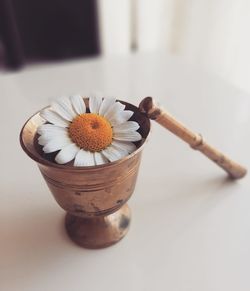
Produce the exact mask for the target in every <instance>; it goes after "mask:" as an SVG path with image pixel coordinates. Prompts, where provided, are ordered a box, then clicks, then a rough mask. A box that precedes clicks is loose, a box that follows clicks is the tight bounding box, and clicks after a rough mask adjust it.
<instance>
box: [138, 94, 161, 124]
mask: <svg viewBox="0 0 250 291" xmlns="http://www.w3.org/2000/svg"><path fill="white" fill-rule="evenodd" d="M139 109H140V111H141V112H142V113H144V114H146V115H147V117H148V118H150V119H156V118H157V116H159V115H160V114H161V110H160V109H159V107H158V105H157V104H156V103H155V101H154V99H153V98H152V97H145V98H144V99H143V100H142V101H141V103H140V105H139Z"/></svg>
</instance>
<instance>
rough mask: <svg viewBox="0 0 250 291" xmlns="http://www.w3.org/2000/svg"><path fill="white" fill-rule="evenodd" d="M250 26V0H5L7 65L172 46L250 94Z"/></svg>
mask: <svg viewBox="0 0 250 291" xmlns="http://www.w3.org/2000/svg"><path fill="white" fill-rule="evenodd" d="M249 30H250V1H249V0H71V1H66V0H0V71H1V72H5V71H10V70H15V69H20V70H21V69H22V68H23V67H24V66H29V65H30V64H34V63H35V64H39V63H41V62H43V63H44V62H60V61H65V60H69V59H76V58H89V57H93V58H95V57H100V56H114V55H115V56H116V57H117V56H124V55H128V54H135V53H155V54H157V53H159V52H161V53H162V52H165V53H166V54H168V55H170V56H171V55H173V56H179V57H181V58H183V60H184V61H185V62H187V63H191V64H195V65H197V66H200V67H202V68H205V69H206V70H209V71H212V72H214V73H216V74H217V75H219V76H220V77H222V78H224V79H226V80H227V81H229V82H230V83H232V84H234V85H236V86H237V87H239V88H241V89H244V90H246V91H248V92H250V82H249V76H250V33H249Z"/></svg>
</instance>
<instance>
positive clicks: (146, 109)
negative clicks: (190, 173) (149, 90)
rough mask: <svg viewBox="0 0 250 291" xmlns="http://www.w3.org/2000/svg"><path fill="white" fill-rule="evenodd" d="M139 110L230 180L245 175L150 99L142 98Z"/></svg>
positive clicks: (241, 169) (244, 169)
mask: <svg viewBox="0 0 250 291" xmlns="http://www.w3.org/2000/svg"><path fill="white" fill-rule="evenodd" d="M139 109H140V111H141V112H142V113H144V114H146V115H147V117H148V118H150V119H152V120H155V121H156V122H158V123H159V124H160V125H162V126H163V127H165V128H166V129H168V130H169V131H171V132H172V133H173V134H175V135H177V136H178V137H179V138H181V139H182V140H183V141H185V142H186V143H188V144H189V145H190V146H191V148H193V149H195V150H199V151H200V152H202V153H203V154H204V155H205V156H207V157H208V158H209V159H210V160H212V161H213V162H215V163H216V164H217V165H218V166H220V167H221V168H223V169H224V170H225V171H226V172H227V173H228V174H229V176H230V177H231V178H233V179H239V178H242V177H244V176H245V175H246V173H247V170H246V168H244V167H243V166H241V165H240V164H238V163H236V162H234V161H232V160H231V159H229V158H228V157H227V156H225V155H224V154H223V153H221V152H220V151H218V150H217V149H216V148H214V147H212V146H211V145H209V144H208V143H207V142H206V141H204V139H203V138H202V136H201V135H200V134H197V133H194V132H193V131H191V130H190V129H188V128H187V127H186V126H185V125H183V124H182V123H181V122H179V121H178V120H176V119H175V118H174V117H173V116H171V115H170V114H169V113H168V112H166V111H165V110H164V109H163V108H161V107H159V106H158V105H157V104H156V103H155V102H154V100H153V98H152V97H146V98H144V99H143V100H142V101H141V103H140V105H139Z"/></svg>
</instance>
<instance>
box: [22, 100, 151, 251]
mask: <svg viewBox="0 0 250 291" xmlns="http://www.w3.org/2000/svg"><path fill="white" fill-rule="evenodd" d="M122 103H123V104H125V105H126V109H128V110H132V111H133V112H134V114H133V117H132V120H135V121H137V122H138V123H139V125H140V129H139V132H140V133H141V135H142V138H143V139H142V141H141V142H139V143H138V144H137V150H136V151H135V152H133V153H132V154H130V155H128V156H126V157H124V158H123V159H120V160H118V161H115V162H112V163H108V164H104V165H100V166H91V167H74V166H72V165H70V164H69V165H59V164H56V163H55V162H53V159H52V158H51V155H45V154H44V153H43V152H42V150H41V147H40V146H39V145H38V143H37V138H38V134H37V128H38V126H40V125H41V124H43V123H44V120H43V119H42V118H41V117H40V115H39V112H38V113H37V114H35V115H33V116H32V117H31V118H30V119H29V120H28V121H27V122H26V123H25V125H24V126H23V128H22V130H21V133H20V143H21V146H22V148H23V150H24V151H25V152H26V154H27V155H28V156H29V157H30V158H32V159H33V160H34V161H35V162H37V164H38V167H39V169H40V171H41V173H42V175H43V177H44V179H45V181H46V183H47V185H48V187H49V189H50V191H51V193H52V194H53V196H54V197H55V200H56V201H57V203H58V204H59V205H60V206H61V207H62V208H63V209H64V210H65V211H66V212H67V214H66V219H65V227H66V230H67V233H68V235H69V237H70V238H71V239H72V240H73V241H74V242H76V243H77V244H78V245H80V246H83V247H86V248H103V247H107V246H110V245H112V244H114V243H116V242H118V241H119V240H120V239H122V238H123V237H124V236H125V235H126V233H127V232H128V228H129V225H130V219H131V214H130V209H129V207H128V205H127V204H126V203H127V201H128V199H129V198H130V196H131V195H132V193H133V191H134V188H135V184H136V179H137V174H138V170H139V165H140V160H141V154H142V150H143V147H144V144H145V141H146V139H147V137H148V134H149V132H150V121H149V119H148V118H147V117H146V116H145V115H143V114H142V113H141V112H140V111H139V109H138V108H137V107H135V106H134V105H132V104H129V103H126V102H122Z"/></svg>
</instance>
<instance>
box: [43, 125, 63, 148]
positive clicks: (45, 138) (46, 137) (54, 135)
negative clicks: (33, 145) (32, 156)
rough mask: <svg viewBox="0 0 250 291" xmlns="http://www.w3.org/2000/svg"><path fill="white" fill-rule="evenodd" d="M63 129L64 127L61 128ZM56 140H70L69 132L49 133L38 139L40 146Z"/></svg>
mask: <svg viewBox="0 0 250 291" xmlns="http://www.w3.org/2000/svg"><path fill="white" fill-rule="evenodd" d="M61 128H62V127H61ZM56 138H61V139H62V138H66V139H68V138H69V136H68V132H67V131H66V132H61V131H58V132H53V131H47V132H45V133H43V134H42V135H41V136H40V137H39V138H38V143H39V144H40V145H45V144H46V143H47V142H48V141H50V140H52V139H56Z"/></svg>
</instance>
